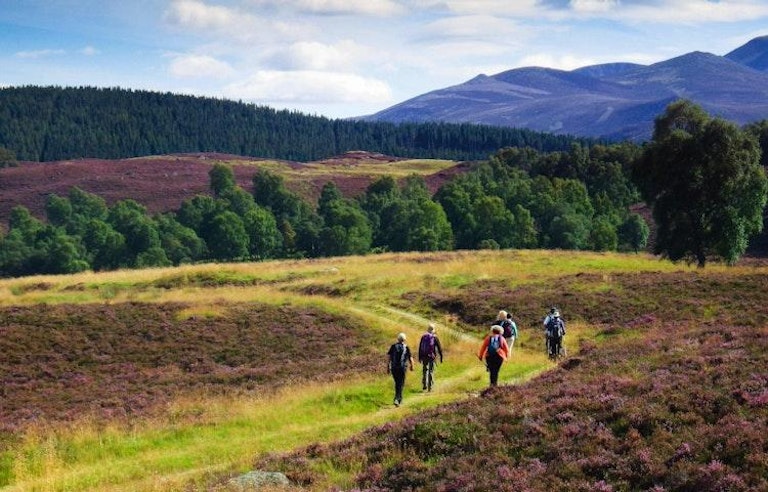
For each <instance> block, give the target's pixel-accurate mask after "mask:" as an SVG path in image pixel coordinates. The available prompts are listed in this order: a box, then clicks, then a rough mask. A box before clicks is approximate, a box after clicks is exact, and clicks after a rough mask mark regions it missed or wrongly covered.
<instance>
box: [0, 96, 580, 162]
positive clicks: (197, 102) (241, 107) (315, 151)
mask: <svg viewBox="0 0 768 492" xmlns="http://www.w3.org/2000/svg"><path fill="white" fill-rule="evenodd" d="M574 141H576V142H579V143H581V144H583V145H586V144H588V143H589V142H591V141H590V140H588V139H576V138H574V137H570V136H562V135H551V134H546V133H539V132H534V131H531V130H526V129H518V128H509V127H494V126H484V125H472V124H449V123H402V124H393V123H382V122H364V121H355V120H341V119H329V118H325V117H320V116H310V115H306V114H302V113H299V112H295V111H285V110H283V111H278V110H275V109H272V108H269V107H264V106H255V105H253V104H245V103H242V102H236V101H230V100H223V99H214V98H205V97H193V96H184V95H178V94H172V93H159V92H149V91H133V90H128V89H120V88H93V87H76V88H75V87H70V88H61V87H37V86H25V87H6V88H0V147H4V148H5V149H7V150H8V151H10V152H12V153H13V154H15V157H16V159H18V160H27V161H39V162H44V161H56V160H63V159H75V158H83V157H93V158H104V159H118V158H126V157H139V156H147V155H159V154H171V153H181V152H222V153H229V154H236V155H243V156H253V157H265V158H275V159H286V160H295V161H301V162H307V161H312V160H318V159H323V158H327V157H330V156H333V155H338V154H342V153H344V152H347V151H349V150H368V151H372V152H380V153H383V154H388V155H393V156H403V157H413V158H419V157H422V158H439V159H452V160H482V159H487V158H488V156H489V155H491V154H492V153H493V152H495V151H496V150H498V149H500V148H502V147H507V146H515V147H532V148H534V149H537V150H540V151H554V150H566V149H568V147H569V146H570V144H571V143H572V142H574Z"/></svg>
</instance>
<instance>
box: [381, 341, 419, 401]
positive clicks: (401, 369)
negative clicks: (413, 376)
mask: <svg viewBox="0 0 768 492" xmlns="http://www.w3.org/2000/svg"><path fill="white" fill-rule="evenodd" d="M407 369H410V370H411V371H413V357H412V356H411V349H410V348H408V345H406V344H405V333H399V334H398V335H397V342H395V343H393V344H392V345H391V346H390V347H389V352H387V374H391V375H392V378H393V379H394V380H395V400H394V401H393V403H394V404H395V406H396V407H399V406H400V403H402V402H403V386H404V385H405V371H406V370H407Z"/></svg>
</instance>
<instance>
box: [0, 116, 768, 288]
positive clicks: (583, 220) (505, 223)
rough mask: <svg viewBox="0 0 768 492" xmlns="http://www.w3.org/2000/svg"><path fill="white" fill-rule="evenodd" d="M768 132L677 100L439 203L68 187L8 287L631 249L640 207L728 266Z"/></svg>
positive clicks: (640, 225) (484, 175)
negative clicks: (286, 266) (382, 258)
mask: <svg viewBox="0 0 768 492" xmlns="http://www.w3.org/2000/svg"><path fill="white" fill-rule="evenodd" d="M767 135H768V124H755V125H751V126H749V127H747V128H739V127H737V126H736V125H734V124H733V123H729V122H726V121H724V120H721V119H719V118H711V117H709V115H707V114H706V113H705V112H704V111H703V110H702V109H701V108H700V107H698V106H696V105H694V104H692V103H690V102H687V101H679V102H675V103H673V104H670V105H669V106H668V107H667V109H666V111H665V113H664V114H662V115H660V116H659V117H658V118H657V119H656V123H655V131H654V135H653V139H652V141H651V142H649V143H647V144H645V145H643V146H638V145H636V144H633V143H618V144H611V145H602V144H597V145H592V146H587V147H585V146H582V145H579V144H577V143H573V144H572V146H571V147H570V149H568V150H567V151H555V152H541V151H538V150H536V149H533V148H530V147H505V148H502V149H500V150H498V151H497V152H496V153H495V154H493V155H492V156H491V158H490V159H488V160H487V161H485V162H483V163H481V164H480V165H479V166H477V167H476V168H475V169H473V170H472V171H470V172H468V173H465V174H462V175H459V176H456V177H454V178H453V179H452V180H451V181H449V182H447V183H445V184H444V185H443V186H442V187H441V188H440V189H439V190H437V192H436V193H435V194H434V195H433V196H432V195H430V193H429V190H428V189H427V186H426V184H425V182H424V179H423V178H422V177H419V176H411V177H409V178H406V179H404V180H402V181H400V182H398V181H396V180H395V179H394V178H393V177H391V176H390V177H382V178H379V179H377V180H376V181H374V182H372V183H371V184H370V185H369V186H368V188H367V189H366V191H365V192H364V193H362V194H361V195H360V196H357V197H345V196H343V195H342V194H341V192H340V191H339V189H338V188H337V187H336V185H335V184H334V183H333V182H328V183H327V184H326V185H325V186H324V187H323V189H322V191H321V193H320V197H319V199H318V201H317V203H316V204H311V203H309V202H308V201H306V200H304V199H303V198H302V197H301V196H299V195H298V194H296V193H293V192H291V191H290V190H289V189H288V188H287V187H286V185H285V182H284V180H283V178H282V177H281V176H280V175H278V174H275V173H273V172H270V171H266V170H261V171H260V172H258V173H257V174H256V175H254V177H253V180H252V190H250V191H246V190H244V189H242V188H241V187H240V186H238V185H237V184H236V181H235V177H234V173H233V171H232V169H231V168H230V167H228V166H226V165H224V164H215V165H214V166H212V167H211V169H210V171H209V184H210V193H208V194H201V195H197V196H194V197H192V198H189V199H187V200H185V201H184V202H182V204H181V206H180V208H179V209H178V210H176V211H174V212H168V213H163V214H158V215H155V216H150V215H149V214H148V213H147V209H146V208H145V207H144V206H143V205H141V204H139V203H137V202H136V201H134V200H122V201H120V202H117V203H115V204H114V205H112V206H111V207H108V206H107V205H106V203H105V201H104V200H103V199H102V198H100V197H98V196H96V195H92V194H89V193H87V192H84V191H83V190H80V189H78V188H72V189H71V190H70V191H69V193H68V195H67V196H64V197H62V196H57V195H50V196H49V197H48V199H47V202H46V207H45V213H46V219H47V220H46V221H45V222H44V221H42V220H39V219H37V218H35V217H33V216H32V215H31V214H30V212H29V211H28V210H27V209H26V208H24V207H22V206H17V207H15V208H14V209H13V211H12V214H11V218H10V220H9V227H8V232H7V234H5V235H4V236H1V237H0V276H23V275H31V274H43V273H74V272H79V271H83V270H88V269H92V270H110V269H117V268H134V267H151V266H170V265H179V264H183V263H194V262H203V261H220V262H227V261H253V260H264V259H271V258H312V257H321V256H342V255H351V254H368V253H376V252H384V251H444V250H452V249H497V248H557V249H569V250H595V251H614V250H619V251H635V252H636V251H639V250H641V249H644V248H645V247H646V244H647V240H648V236H649V228H648V225H647V224H646V222H645V220H643V218H642V217H640V216H639V215H637V214H636V213H633V212H631V209H630V206H631V205H633V204H636V203H637V202H638V201H640V200H641V199H644V200H645V201H646V202H647V203H648V204H649V205H650V206H651V207H652V210H653V217H654V222H655V223H656V225H657V235H658V238H657V241H656V243H655V246H654V250H655V252H656V253H657V254H661V255H662V256H664V257H668V258H669V259H671V260H673V261H677V260H685V261H690V262H696V263H697V264H698V265H699V266H704V264H705V263H706V261H707V260H708V259H711V258H717V259H723V260H724V261H725V262H726V263H729V264H732V263H734V262H735V261H736V260H737V259H738V258H739V257H740V256H741V255H742V254H743V253H744V252H745V250H746V247H747V244H748V241H749V238H750V237H751V236H753V235H755V234H757V233H758V232H760V231H761V230H762V227H763V213H764V208H765V205H766V200H767V197H768V180H767V179H766V176H765V170H764V169H763V167H762V166H761V161H760V159H761V155H762V154H761V147H760V143H759V142H760V140H761V139H766V136H767Z"/></svg>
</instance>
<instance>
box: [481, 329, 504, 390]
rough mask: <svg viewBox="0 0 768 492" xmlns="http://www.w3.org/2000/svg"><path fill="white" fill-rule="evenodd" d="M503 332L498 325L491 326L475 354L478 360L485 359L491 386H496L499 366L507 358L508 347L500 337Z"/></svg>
mask: <svg viewBox="0 0 768 492" xmlns="http://www.w3.org/2000/svg"><path fill="white" fill-rule="evenodd" d="M503 332H504V329H503V328H502V327H501V326H500V325H493V326H492V327H491V333H489V334H488V336H487V337H485V339H484V340H483V344H482V345H481V346H480V351H479V352H478V353H477V358H478V359H480V360H483V359H485V367H486V368H487V369H488V373H489V374H490V378H491V386H497V385H498V382H499V370H501V365H502V364H503V363H504V361H505V360H507V357H508V356H509V346H508V345H507V341H506V340H504V337H503V336H502V333H503Z"/></svg>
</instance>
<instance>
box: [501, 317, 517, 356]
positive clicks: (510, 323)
mask: <svg viewBox="0 0 768 492" xmlns="http://www.w3.org/2000/svg"><path fill="white" fill-rule="evenodd" d="M498 319H499V320H501V321H500V322H499V323H498V324H499V325H500V326H501V327H502V328H503V329H504V332H503V333H502V335H503V336H504V340H506V341H507V345H508V346H509V354H510V355H512V347H514V345H515V339H516V338H517V323H515V321H514V320H513V319H512V313H510V312H507V311H504V310H501V311H499V317H498Z"/></svg>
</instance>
